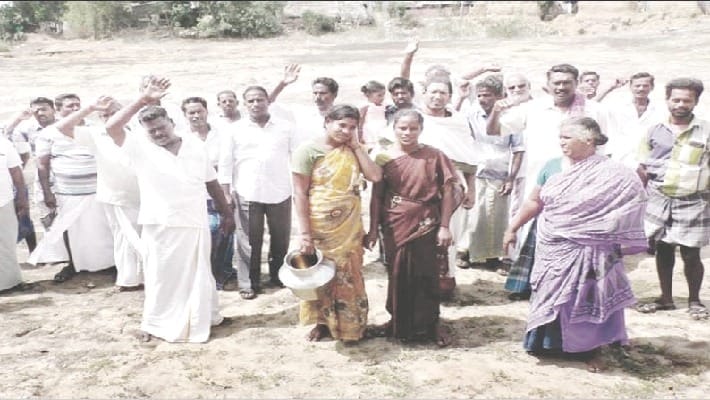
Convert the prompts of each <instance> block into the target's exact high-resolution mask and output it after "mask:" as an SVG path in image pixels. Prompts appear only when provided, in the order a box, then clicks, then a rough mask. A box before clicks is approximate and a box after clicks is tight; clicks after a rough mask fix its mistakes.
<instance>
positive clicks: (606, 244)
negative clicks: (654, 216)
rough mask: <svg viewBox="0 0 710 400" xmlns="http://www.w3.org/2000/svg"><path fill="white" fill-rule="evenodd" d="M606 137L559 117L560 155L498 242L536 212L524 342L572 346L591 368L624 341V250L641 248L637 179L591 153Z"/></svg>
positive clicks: (537, 347) (545, 347) (539, 348)
mask: <svg viewBox="0 0 710 400" xmlns="http://www.w3.org/2000/svg"><path fill="white" fill-rule="evenodd" d="M606 141H607V138H606V137H605V136H604V135H603V134H602V133H601V131H600V128H599V125H598V124H597V123H596V121H594V120H593V119H591V118H571V119H569V120H566V121H564V122H563V123H562V125H561V127H560V146H561V147H562V152H563V154H564V155H565V157H564V158H563V159H556V160H551V161H550V162H548V163H547V164H546V165H545V167H543V169H542V170H541V171H540V177H539V179H538V183H539V185H540V186H538V188H537V189H536V190H535V191H533V193H532V194H531V196H530V198H529V199H527V200H526V202H525V205H524V209H521V211H520V212H519V213H518V215H517V216H516V217H515V218H514V219H513V220H512V221H511V223H510V227H509V228H508V230H507V232H506V237H505V245H504V246H508V245H509V244H511V243H512V242H513V241H514V240H515V231H516V230H517V229H519V228H520V226H522V225H523V224H524V223H525V222H527V221H528V220H529V219H531V218H533V217H535V216H537V218H538V220H537V221H538V222H537V244H536V246H537V247H536V253H535V264H534V266H533V270H532V274H531V277H530V283H531V285H532V290H533V294H532V297H531V300H530V304H531V305H530V315H529V316H528V322H527V328H526V334H525V341H524V346H525V349H526V350H527V351H528V352H530V353H533V354H545V353H549V352H553V353H554V352H560V351H561V352H563V353H575V354H577V355H579V356H580V357H581V358H582V359H585V360H586V361H587V363H588V366H589V368H588V369H589V370H590V371H592V372H597V371H599V370H600V369H602V367H603V364H602V362H601V360H600V357H599V351H598V350H599V349H600V347H601V346H603V345H607V344H612V343H620V344H626V343H628V337H627V334H626V326H625V322H624V308H626V307H628V306H630V305H632V304H633V303H634V302H635V299H634V295H633V293H632V292H631V286H630V284H629V280H628V278H627V277H626V273H625V272H624V264H623V262H622V253H632V252H640V251H643V250H645V247H646V240H645V237H644V233H643V215H644V210H645V205H646V194H645V191H644V189H643V185H642V183H641V180H640V179H639V177H638V176H637V175H636V174H635V173H634V172H633V171H631V170H630V169H627V168H626V167H624V166H622V165H621V164H618V163H616V162H613V161H611V160H609V159H608V158H606V157H604V156H601V155H597V154H596V146H597V145H603V144H604V143H606Z"/></svg>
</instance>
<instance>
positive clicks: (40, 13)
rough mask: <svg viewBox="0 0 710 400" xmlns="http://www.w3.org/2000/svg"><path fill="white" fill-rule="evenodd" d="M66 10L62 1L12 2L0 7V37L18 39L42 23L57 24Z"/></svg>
mask: <svg viewBox="0 0 710 400" xmlns="http://www.w3.org/2000/svg"><path fill="white" fill-rule="evenodd" d="M65 9H66V4H65V2H64V1H14V2H12V4H7V5H4V6H0V37H2V39H5V40H10V39H15V40H17V39H20V38H21V37H22V35H23V34H24V33H28V32H36V31H37V30H38V29H39V28H40V24H41V23H42V22H59V21H61V18H62V14H64V10H65Z"/></svg>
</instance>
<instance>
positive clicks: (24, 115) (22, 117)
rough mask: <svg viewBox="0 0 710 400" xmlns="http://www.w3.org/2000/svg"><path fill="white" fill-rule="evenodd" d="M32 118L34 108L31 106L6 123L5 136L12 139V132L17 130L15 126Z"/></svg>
mask: <svg viewBox="0 0 710 400" xmlns="http://www.w3.org/2000/svg"><path fill="white" fill-rule="evenodd" d="M30 118H32V110H31V109H29V108H27V109H24V110H22V111H21V112H20V113H19V114H17V116H15V118H13V119H12V121H10V123H9V124H7V125H5V136H6V137H7V138H8V139H9V140H12V133H13V132H14V131H15V128H17V125H19V124H20V122H22V121H25V120H28V119H30Z"/></svg>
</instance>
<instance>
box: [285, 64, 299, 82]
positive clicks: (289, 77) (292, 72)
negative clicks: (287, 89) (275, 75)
mask: <svg viewBox="0 0 710 400" xmlns="http://www.w3.org/2000/svg"><path fill="white" fill-rule="evenodd" d="M300 73H301V66H300V65H299V64H288V65H287V66H285V67H284V78H283V79H282V80H281V81H282V82H283V83H284V84H285V85H290V84H292V83H294V82H296V80H297V79H298V75H299V74H300Z"/></svg>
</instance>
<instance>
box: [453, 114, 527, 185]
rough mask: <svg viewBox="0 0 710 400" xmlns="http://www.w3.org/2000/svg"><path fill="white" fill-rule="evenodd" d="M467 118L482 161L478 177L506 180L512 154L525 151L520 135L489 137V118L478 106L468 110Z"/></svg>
mask: <svg viewBox="0 0 710 400" xmlns="http://www.w3.org/2000/svg"><path fill="white" fill-rule="evenodd" d="M467 116H468V122H469V123H470V124H471V128H472V129H473V138H474V140H475V141H476V149H477V150H478V151H479V159H480V160H481V163H480V164H479V166H478V169H477V170H476V176H477V177H479V178H483V179H495V180H504V179H506V178H507V177H508V173H509V170H510V159H511V156H512V154H513V153H514V152H521V151H524V150H525V147H524V146H523V144H522V142H521V140H520V134H509V135H488V134H487V133H486V125H487V122H488V119H487V118H488V117H487V115H486V112H485V111H483V109H482V108H481V106H480V105H478V104H476V105H474V106H471V107H470V108H469V109H468V112H467ZM516 177H517V176H516Z"/></svg>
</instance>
